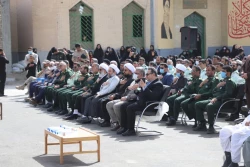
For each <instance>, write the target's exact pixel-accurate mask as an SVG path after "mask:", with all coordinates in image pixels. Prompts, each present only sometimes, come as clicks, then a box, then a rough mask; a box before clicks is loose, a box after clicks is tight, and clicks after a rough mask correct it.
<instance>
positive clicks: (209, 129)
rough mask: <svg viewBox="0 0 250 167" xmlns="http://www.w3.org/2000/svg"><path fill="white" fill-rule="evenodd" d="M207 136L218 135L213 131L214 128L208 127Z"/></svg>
mask: <svg viewBox="0 0 250 167" xmlns="http://www.w3.org/2000/svg"><path fill="white" fill-rule="evenodd" d="M207 134H218V132H217V131H216V130H215V129H214V126H211V125H210V126H209V128H208V130H207Z"/></svg>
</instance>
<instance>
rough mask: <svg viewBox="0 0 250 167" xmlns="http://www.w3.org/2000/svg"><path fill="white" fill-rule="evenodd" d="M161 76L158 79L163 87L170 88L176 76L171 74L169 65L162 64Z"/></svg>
mask: <svg viewBox="0 0 250 167" xmlns="http://www.w3.org/2000/svg"><path fill="white" fill-rule="evenodd" d="M159 71H160V74H161V75H159V76H158V78H159V79H160V80H161V82H162V83H163V85H168V86H170V85H171V84H172V83H173V80H174V76H173V75H172V74H171V73H170V72H169V70H168V65H167V64H166V63H161V64H160V70H159Z"/></svg>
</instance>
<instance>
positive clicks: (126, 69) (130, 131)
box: [16, 44, 250, 167]
mask: <svg viewBox="0 0 250 167" xmlns="http://www.w3.org/2000/svg"><path fill="white" fill-rule="evenodd" d="M28 52H29V53H28V55H26V60H27V67H26V70H27V71H28V72H27V80H26V81H25V82H24V83H23V85H20V86H17V87H16V88H17V89H22V90H23V89H24V88H25V87H28V94H29V96H28V97H27V98H26V99H25V100H26V101H27V102H30V103H31V104H32V105H34V106H37V105H44V107H45V108H47V111H48V112H54V113H55V114H58V115H62V116H63V119H65V120H75V121H76V122H78V123H82V124H89V123H91V122H92V121H93V120H94V119H96V118H98V119H96V120H97V121H98V122H99V123H98V125H100V127H111V130H112V131H116V133H117V134H120V135H122V136H132V135H136V132H135V129H134V127H135V118H136V111H142V110H143V109H144V108H145V107H146V104H147V102H150V101H160V100H162V99H165V100H164V101H165V102H166V103H167V104H168V105H169V111H167V116H164V117H163V118H162V120H166V121H167V122H166V125H167V126H175V125H176V123H177V121H178V118H179V113H180V112H181V111H183V112H185V113H186V115H187V117H188V118H189V119H190V120H192V119H194V120H195V121H194V122H195V123H194V126H193V127H192V128H193V130H194V131H206V132H207V133H208V134H214V133H217V132H216V130H215V128H214V120H215V119H214V118H215V117H214V116H215V114H216V113H217V112H218V109H219V107H220V106H221V104H222V102H223V99H226V98H234V92H235V90H236V87H237V85H242V84H245V83H247V84H246V99H247V105H246V106H244V107H243V108H245V110H247V111H249V108H250V97H249V90H250V89H249V84H250V83H249V80H250V56H245V55H244V50H243V48H242V47H240V46H238V45H234V47H233V50H232V51H230V49H228V48H227V47H223V48H222V49H221V50H218V51H216V53H215V55H214V56H213V57H208V58H206V59H204V58H202V57H201V56H197V55H195V56H194V55H191V54H190V53H191V52H190V51H183V53H181V54H180V55H179V56H174V55H169V56H168V57H162V56H160V55H158V54H157V51H156V50H155V49H154V46H153V45H151V46H150V50H149V51H148V53H147V52H146V51H145V49H144V48H141V50H140V52H139V53H137V52H136V48H135V47H132V46H131V47H126V48H125V47H121V49H120V51H119V52H118V54H117V53H116V52H115V50H114V49H113V48H111V47H108V48H107V50H106V51H105V52H104V51H103V50H102V47H101V45H100V44H98V45H97V47H96V49H95V51H94V52H91V51H90V52H88V51H87V50H85V49H83V48H82V47H81V46H80V44H76V45H75V51H74V52H73V53H70V51H68V50H67V49H62V50H61V49H57V48H55V47H53V48H52V49H51V51H50V52H49V54H48V57H47V60H45V61H44V62H43V63H42V70H41V71H40V72H39V73H38V74H36V70H35V69H36V63H37V58H36V56H34V55H35V54H34V53H33V52H31V48H29V50H28ZM165 88H167V89H166V90H167V91H166V92H165V94H164V95H163V94H162V92H163V90H164V89H165ZM163 96H164V98H163ZM68 109H70V111H68ZM204 112H206V113H207V120H206V119H205V116H204ZM237 118H239V112H238V111H237V112H235V113H233V114H231V115H229V116H228V117H227V118H226V119H225V120H226V121H234V120H235V119H237ZM207 124H208V127H207ZM249 125H250V121H249V119H246V121H245V122H244V124H242V125H240V126H241V127H243V128H245V127H247V126H248V127H249ZM235 129H237V130H239V129H240V128H235V127H234V128H227V127H226V128H223V129H222V131H221V134H220V138H221V142H222V147H223V149H224V150H225V152H226V156H227V157H229V154H230V159H231V149H230V144H229V143H231V142H230V140H229V138H230V137H231V136H232V134H234V133H235V131H236V130H235ZM249 132H250V129H248V133H245V134H247V135H245V136H244V139H246V137H247V136H250V133H249ZM225 134H226V136H227V137H226V138H225ZM237 139H239V138H237ZM225 143H227V145H226V146H225ZM231 147H234V148H235V146H233V145H232V146H231ZM237 151H238V150H237ZM232 155H235V154H233V153H232ZM237 156H238V152H237ZM232 160H233V161H229V160H228V158H227V160H226V161H225V164H224V167H227V166H229V165H230V167H232V166H237V163H238V158H236V159H235V158H232Z"/></svg>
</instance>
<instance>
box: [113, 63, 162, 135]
mask: <svg viewBox="0 0 250 167" xmlns="http://www.w3.org/2000/svg"><path fill="white" fill-rule="evenodd" d="M146 79H147V81H148V82H144V81H143V80H141V81H140V82H139V86H140V87H139V88H138V90H137V91H138V93H137V101H136V102H133V103H130V104H128V105H127V106H126V105H122V106H121V127H120V129H119V130H118V131H117V134H122V135H123V136H132V135H135V134H136V133H135V129H134V126H135V112H136V111H142V110H143V109H144V108H145V107H146V102H147V101H155V100H160V98H161V94H162V91H163V84H162V82H161V81H159V79H158V77H157V71H156V69H155V68H151V67H150V68H148V71H147V73H146Z"/></svg>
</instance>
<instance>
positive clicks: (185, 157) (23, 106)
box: [0, 85, 228, 167]
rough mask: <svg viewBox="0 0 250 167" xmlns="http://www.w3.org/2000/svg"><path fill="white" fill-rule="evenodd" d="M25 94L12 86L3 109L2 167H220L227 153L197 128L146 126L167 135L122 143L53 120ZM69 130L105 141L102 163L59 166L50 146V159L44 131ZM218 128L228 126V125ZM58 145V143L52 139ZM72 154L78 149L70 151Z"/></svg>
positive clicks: (89, 159) (103, 132) (84, 158)
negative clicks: (195, 130) (53, 129)
mask: <svg viewBox="0 0 250 167" xmlns="http://www.w3.org/2000/svg"><path fill="white" fill-rule="evenodd" d="M24 93H25V91H18V90H15V89H14V85H7V86H6V94H7V95H8V96H7V97H0V102H2V103H3V120H0V134H1V135H0V166H1V167H21V166H28V167H40V166H44V167H52V166H53V167H55V166H65V167H66V166H100V167H106V166H107V167H118V166H119V167H127V166H140V167H161V166H162V167H220V166H221V164H222V162H223V152H222V149H221V147H220V142H219V138H218V135H207V134H206V133H203V132H193V131H192V130H191V125H189V126H182V125H180V124H178V125H177V126H175V127H166V126H165V123H164V122H157V123H146V122H143V123H142V126H144V127H147V128H149V129H153V130H158V131H161V132H163V133H164V135H162V136H158V137H138V136H134V137H122V136H119V135H116V133H115V132H111V131H110V130H109V128H101V127H99V126H97V125H96V124H95V123H92V124H90V125H79V124H77V123H76V122H74V121H64V120H62V118H61V117H60V116H57V115H55V114H49V113H47V112H46V111H45V110H44V109H42V108H41V107H36V108H34V107H32V106H31V105H30V104H28V103H25V102H24V98H25V96H24ZM61 124H63V125H68V126H73V127H81V126H83V127H85V128H89V129H91V130H93V131H94V132H96V133H98V134H100V136H101V162H100V163H97V162H96V161H97V156H96V154H84V155H74V156H65V163H64V165H59V155H58V153H59V147H58V146H50V147H49V154H48V155H46V156H45V155H43V154H44V129H45V128H47V127H50V126H58V125H61ZM218 124H219V125H221V126H225V125H227V124H228V123H226V122H224V121H223V120H222V119H220V120H219V121H218ZM50 141H52V139H50ZM83 148H84V149H95V148H96V143H95V142H86V143H84V144H83ZM65 150H66V151H67V150H68V151H75V150H77V146H74V145H71V146H65Z"/></svg>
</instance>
